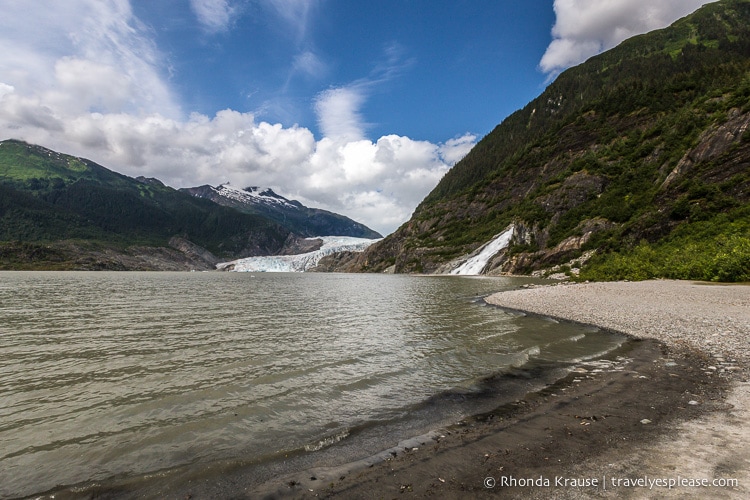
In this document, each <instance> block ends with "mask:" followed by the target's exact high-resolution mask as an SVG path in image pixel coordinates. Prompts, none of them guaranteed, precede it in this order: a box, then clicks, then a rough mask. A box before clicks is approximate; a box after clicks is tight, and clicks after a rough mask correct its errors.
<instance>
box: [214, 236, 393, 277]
mask: <svg viewBox="0 0 750 500" xmlns="http://www.w3.org/2000/svg"><path fill="white" fill-rule="evenodd" d="M308 239H310V240H323V246H322V247H320V249H319V250H316V251H314V252H308V253H303V254H299V255H269V256H264V257H248V258H245V259H238V260H233V261H231V262H223V263H221V264H218V265H217V266H216V268H217V269H219V270H223V269H228V268H229V270H232V271H235V272H269V273H303V272H305V271H307V270H308V269H310V268H313V267H315V266H317V265H318V263H319V262H320V259H322V258H323V257H325V256H326V255H331V254H334V253H336V252H343V251H349V252H363V251H364V250H365V249H366V248H367V247H369V246H370V245H372V244H373V243H375V242H376V241H380V240H371V239H367V238H353V237H350V236H318V237H315V238H308Z"/></svg>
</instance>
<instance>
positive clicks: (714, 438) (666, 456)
mask: <svg viewBox="0 0 750 500" xmlns="http://www.w3.org/2000/svg"><path fill="white" fill-rule="evenodd" d="M486 300H487V302H488V303H490V304H494V305H497V306H499V307H502V308H507V309H513V310H520V311H525V312H531V313H536V314H541V315H545V316H552V317H555V318H561V319H566V320H572V321H577V322H581V323H588V324H592V325H596V326H599V327H602V328H607V329H611V330H615V331H618V332H622V333H625V334H627V335H630V336H632V337H635V338H641V339H645V338H650V339H656V340H658V341H660V342H663V343H664V344H665V345H667V346H669V347H671V348H673V349H674V350H675V351H681V352H684V351H685V350H690V351H692V350H695V351H697V352H699V353H702V354H704V355H705V356H706V362H705V363H704V364H703V365H702V366H701V369H702V370H703V371H704V374H705V375H707V376H709V377H715V378H719V377H724V378H727V379H728V380H729V383H730V390H729V394H728V395H727V397H726V399H725V400H724V401H723V402H722V403H720V404H715V405H714V407H713V409H712V411H709V412H707V413H705V414H704V415H702V416H700V417H698V418H696V419H689V420H684V421H682V422H680V423H679V424H678V425H677V426H676V428H675V429H674V431H673V432H671V433H667V434H665V435H663V436H661V437H660V438H659V439H657V440H655V441H654V442H653V443H651V444H649V445H647V446H642V447H634V448H633V449H631V450H628V451H629V452H628V453H626V454H622V453H621V450H618V451H617V452H610V453H607V452H605V453H603V454H602V455H600V456H597V457H596V458H595V459H590V460H584V461H582V462H581V463H580V464H578V465H576V466H574V467H572V468H570V469H569V470H568V471H567V473H568V474H571V475H572V476H574V477H575V476H576V475H579V476H580V475H581V474H583V475H586V476H598V477H604V476H605V475H609V476H611V477H615V476H616V477H620V478H621V477H638V476H639V475H648V476H650V477H652V478H678V477H679V478H683V479H685V478H687V479H691V480H694V479H698V478H700V479H703V480H706V481H708V482H710V483H712V485H713V483H714V481H717V482H718V483H719V484H721V482H722V481H726V480H727V479H732V480H736V485H735V486H733V487H726V486H724V487H706V486H704V485H703V484H701V485H700V486H696V484H697V483H696V482H695V481H692V482H691V481H689V482H687V483H686V485H683V486H681V487H676V488H667V489H665V488H657V490H656V491H654V490H652V489H645V488H632V489H629V490H628V489H622V488H620V489H617V490H614V491H613V490H610V491H609V492H606V493H605V492H603V491H596V492H591V491H588V492H585V491H580V490H579V491H572V490H570V489H567V490H562V491H558V492H557V494H556V496H557V497H558V498H589V497H596V498H601V497H613V498H614V497H616V498H748V497H750V446H748V443H750V384H749V383H748V381H747V375H748V368H750V286H747V285H717V284H711V283H696V282H685V281H668V280H659V281H643V282H615V283H584V284H559V285H557V286H541V287H530V288H527V289H522V290H517V291H511V292H505V293H498V294H495V295H492V296H490V297H488V298H487V299H486ZM644 397H649V394H644ZM690 403H692V404H696V405H697V404H701V402H699V401H691V402H690ZM529 496H533V495H529Z"/></svg>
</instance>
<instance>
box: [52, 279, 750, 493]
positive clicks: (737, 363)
mask: <svg viewBox="0 0 750 500" xmlns="http://www.w3.org/2000/svg"><path fill="white" fill-rule="evenodd" d="M646 283H647V284H643V282H642V283H641V284H637V283H592V284H570V285H569V284H556V285H524V286H523V287H522V288H521V289H520V290H511V291H506V292H500V293H498V294H495V295H492V296H490V297H487V298H486V302H487V303H488V304H492V305H493V306H496V307H498V312H497V313H498V314H517V312H512V313H511V312H509V311H523V312H525V313H527V314H534V315H541V316H546V317H554V318H557V319H560V320H563V321H572V322H576V323H581V324H585V325H593V326H596V327H598V328H602V329H605V330H610V331H613V332H616V333H620V334H624V335H625V336H626V337H628V338H629V340H628V341H626V342H625V344H623V345H622V346H621V347H620V348H618V349H616V350H615V351H613V352H612V353H610V354H608V355H605V356H603V357H602V358H597V359H595V360H589V361H582V362H581V363H579V364H576V368H575V369H574V370H573V371H572V372H571V373H570V374H569V375H567V376H565V377H564V378H562V379H560V380H558V381H557V382H555V383H552V384H551V385H548V386H546V387H544V388H542V389H541V390H538V391H535V392H531V393H528V394H526V396H525V397H523V399H520V400H515V401H512V402H510V403H508V404H504V405H502V406H500V407H498V408H496V409H495V410H494V411H492V412H489V413H486V414H483V415H476V416H472V417H467V418H465V419H463V420H462V421H461V422H460V423H458V424H455V425H452V426H450V427H446V428H443V429H440V430H436V431H433V432H430V433H428V434H425V435H422V436H418V437H415V438H413V439H409V440H406V441H402V442H400V443H398V444H397V445H396V443H395V442H394V446H393V447H392V448H389V449H387V450H383V451H382V452H380V453H378V454H377V455H374V456H370V457H367V458H364V459H362V460H358V461H355V462H351V463H345V464H342V465H337V466H333V467H323V466H319V467H315V466H312V467H308V468H305V467H302V468H299V469H293V471H292V472H290V471H289V470H286V471H284V472H281V471H279V472H280V474H274V475H273V476H272V477H270V476H269V477H267V478H266V479H265V480H263V481H262V482H260V483H259V482H258V479H259V478H258V477H257V476H255V477H253V470H252V466H250V464H248V467H240V468H238V469H236V468H233V469H232V470H217V469H216V468H214V467H209V469H208V470H205V471H204V472H205V474H203V473H202V474H200V475H199V476H194V477H193V478H192V479H190V480H187V481H185V480H184V479H185V478H183V480H180V479H179V478H178V477H175V478H173V479H174V481H171V480H170V479H169V478H168V477H162V478H161V480H158V479H157V480H156V483H152V484H151V487H149V488H146V489H145V490H143V489H139V490H138V491H136V490H130V489H129V488H128V487H126V486H125V485H122V486H125V487H123V488H122V489H120V488H114V489H109V488H106V489H101V490H98V491H97V489H95V490H94V491H93V492H92V493H94V496H97V497H99V498H131V497H133V498H135V497H137V496H140V494H146V495H147V496H152V497H154V498H156V497H163V498H193V499H198V498H229V497H231V498H267V499H272V498H310V499H312V498H345V499H350V498H351V499H357V498H361V499H380V498H434V497H438V498H447V499H450V498H456V499H458V498H495V497H496V496H497V495H502V496H503V497H507V498H524V499H525V498H549V497H551V496H553V497H555V498H576V499H577V498H651V497H659V498H706V497H707V496H710V497H711V498H746V497H747V496H748V493H750V474H749V473H748V471H749V470H750V451H749V450H747V449H746V448H747V447H746V443H747V442H750V425H749V424H748V422H750V384H748V383H747V381H746V380H744V378H745V377H746V375H747V368H748V365H747V360H748V359H750V356H748V348H747V346H746V344H747V342H746V340H747V339H746V337H743V334H744V335H747V333H744V332H750V330H747V329H744V328H745V325H746V324H750V323H746V321H750V316H748V315H750V312H747V311H750V307H746V306H747V304H748V300H750V287H745V288H740V287H741V285H730V286H724V285H703V284H699V285H696V284H693V283H683V282H664V281H659V282H646ZM643 287H645V288H646V289H647V290H646V291H643V290H642V288H643ZM694 287H698V288H697V289H695V290H692V292H684V290H687V289H689V288H694ZM709 287H714V288H711V293H708V290H709ZM650 288H653V290H652V291H650V292H649V291H648V289H650ZM725 288H734V289H735V290H734V291H732V292H730V293H729V295H732V296H734V295H735V294H737V293H739V298H738V299H737V297H735V298H734V299H731V300H730V298H729V296H728V295H727V294H726V293H725V291H722V290H724V289H725ZM634 290H636V291H634ZM717 290H719V292H718V293H714V292H716V291H717ZM738 291H739V292H738ZM656 296H658V297H661V299H660V300H654V297H656ZM691 297H692V298H691ZM692 301H697V302H695V303H693V302H692ZM733 301H734V302H737V303H736V305H733V304H734V302H733ZM564 308H567V310H564ZM665 309H669V311H666V310H665ZM703 309H706V311H703V312H702V310H703ZM596 314H599V315H600V316H606V317H607V318H610V320H611V321H610V320H606V319H607V318H596V317H593V316H595V315H596ZM680 314H684V315H685V317H686V318H687V323H686V324H688V325H689V326H688V328H690V329H689V330H685V331H682V329H684V328H686V327H685V326H684V324H683V323H679V322H677V321H676V320H675V316H677V315H680ZM612 318H615V319H614V320H612ZM617 318H620V320H619V321H622V320H623V318H624V320H626V321H629V325H630V326H629V327H628V328H625V327H623V326H622V325H621V324H619V323H616V321H615V320H617ZM605 320H606V321H605ZM613 321H615V323H614V326H613V324H612V322H613ZM597 322H598V323H597ZM690 325H692V326H690ZM717 325H718V326H717ZM625 326H628V325H625ZM716 328H723V330H720V334H719V335H717V336H716V337H713V336H711V335H708V336H707V335H706V331H709V332H712V331H713V330H712V329H716ZM641 332H643V333H641ZM742 338H744V340H745V342H744V343H739V344H737V341H738V339H742ZM707 341H712V342H711V343H710V344H708V345H710V347H711V348H712V350H709V349H707V348H706V347H705V345H704V343H705V342H707ZM731 356H736V358H735V357H731ZM498 404H499V403H498ZM335 448H336V446H333V447H332V448H329V451H334V452H335ZM487 478H492V484H490V486H492V487H491V488H488V487H487V484H486V483H485V481H488V479H487ZM680 478H682V479H687V480H703V479H705V480H713V479H721V480H737V481H738V483H737V484H736V485H734V484H732V485H729V486H726V485H725V486H722V487H718V486H717V487H714V486H710V487H708V488H705V487H696V486H682V487H677V488H674V487H669V488H667V487H664V486H654V484H653V482H652V483H651V487H649V483H648V479H651V480H652V481H653V480H654V479H658V480H664V481H668V480H677V479H680ZM155 479H156V478H155ZM613 480H618V481H620V483H619V484H614V483H613V484H609V481H613ZM560 481H563V482H567V484H563V485H561V484H559V482H560ZM623 481H625V483H623ZM631 481H632V482H633V484H630V482H631ZM637 481H643V485H641V484H639V483H637ZM623 484H625V485H623ZM665 484H666V483H665ZM607 486H608V487H607ZM653 488H656V489H655V490H654V489H653ZM59 498H76V496H75V495H72V496H70V497H67V496H66V495H61V496H60V497H59Z"/></svg>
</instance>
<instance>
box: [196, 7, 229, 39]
mask: <svg viewBox="0 0 750 500" xmlns="http://www.w3.org/2000/svg"><path fill="white" fill-rule="evenodd" d="M190 7H191V8H192V9H193V12H194V13H195V16H196V17H197V18H198V21H199V22H200V23H201V25H202V26H203V28H204V29H205V30H206V31H208V32H210V33H218V32H221V31H226V30H227V28H228V27H229V23H230V21H231V19H232V14H233V13H234V9H233V8H232V6H231V5H229V2H228V1H227V0H190Z"/></svg>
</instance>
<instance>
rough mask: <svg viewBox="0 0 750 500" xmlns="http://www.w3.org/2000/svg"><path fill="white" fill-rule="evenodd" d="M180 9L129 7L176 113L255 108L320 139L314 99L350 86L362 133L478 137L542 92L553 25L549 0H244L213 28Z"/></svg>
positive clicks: (181, 5)
mask: <svg viewBox="0 0 750 500" xmlns="http://www.w3.org/2000/svg"><path fill="white" fill-rule="evenodd" d="M154 3H158V4H160V5H159V7H158V8H154V7H153V4H154ZM189 4H190V3H189V2H188V1H187V0H182V1H180V0H171V1H163V2H135V3H134V4H133V7H134V11H135V13H136V14H137V15H138V16H139V17H140V18H141V19H142V20H143V21H144V22H146V23H148V24H149V25H150V26H151V27H152V28H153V29H154V31H155V35H156V40H157V42H158V45H159V46H160V47H162V48H168V50H169V54H170V57H171V58H170V62H171V63H172V65H173V66H172V68H171V71H172V72H173V74H172V77H173V79H174V81H175V82H177V84H178V85H179V88H180V92H181V94H182V96H183V100H184V103H185V104H186V106H187V107H189V108H190V109H194V110H197V111H200V112H202V113H206V114H212V113H213V112H215V111H216V110H217V109H222V108H225V107H229V108H232V109H236V110H241V111H254V112H256V113H257V116H258V117H259V118H261V119H264V120H268V121H270V122H277V121H278V122H281V123H282V124H284V125H285V126H291V125H293V124H294V123H298V124H299V125H302V126H305V127H308V128H310V129H311V130H313V131H314V133H315V134H316V137H318V138H320V137H322V136H323V132H322V131H321V130H320V127H319V124H318V120H317V116H316V113H315V106H314V102H315V98H316V96H318V94H320V93H321V92H324V91H325V90H327V89H329V88H339V87H344V86H349V85H352V84H356V83H357V82H359V83H361V87H362V89H361V90H362V92H363V93H364V94H365V99H364V102H363V104H362V107H361V108H360V109H359V110H358V111H359V113H360V115H361V116H362V121H363V122H365V123H364V125H365V126H364V128H365V132H366V134H367V136H369V137H371V138H378V137H381V136H383V135H387V134H398V135H406V136H409V137H411V138H414V139H419V140H429V141H432V142H441V141H445V140H447V139H449V138H451V137H453V136H457V135H463V134H464V133H465V132H470V133H474V134H478V135H484V134H485V133H487V132H488V131H490V130H491V129H492V128H494V126H495V125H497V123H498V122H499V120H500V119H501V118H502V117H504V116H507V115H508V114H509V113H511V112H512V111H514V110H515V109H517V108H518V107H519V105H523V104H525V103H526V102H528V101H529V100H531V99H533V98H534V97H535V96H536V95H537V94H539V92H541V91H542V90H543V88H544V83H545V79H546V75H545V74H544V73H542V72H541V71H540V70H539V69H538V64H539V59H540V58H541V56H542V54H544V51H545V49H546V47H547V45H549V42H550V30H551V29H552V25H553V24H554V12H553V9H552V1H551V0H545V1H534V2H498V1H494V0H493V1H464V2H435V1H432V2H427V1H404V0H382V1H371V2H358V1H351V0H336V1H332V0H329V1H326V2H322V3H320V4H317V5H314V6H311V7H310V8H309V9H308V10H307V11H302V10H301V11H300V12H294V13H291V14H288V15H284V14H281V13H279V12H278V10H277V9H275V8H273V6H272V4H270V3H267V4H266V5H265V6H264V5H262V4H261V5H258V4H253V3H249V2H246V3H241V4H237V5H236V7H235V9H236V10H235V11H234V12H233V13H232V14H231V15H230V16H228V17H227V21H226V24H221V25H219V26H216V27H214V25H209V26H205V25H203V26H201V25H200V23H199V21H198V19H197V16H196V15H195V14H194V11H193V9H191V8H190V5H189ZM196 21H198V23H199V25H198V26H196ZM196 28H197V29H196ZM211 28H213V29H211Z"/></svg>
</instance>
